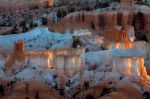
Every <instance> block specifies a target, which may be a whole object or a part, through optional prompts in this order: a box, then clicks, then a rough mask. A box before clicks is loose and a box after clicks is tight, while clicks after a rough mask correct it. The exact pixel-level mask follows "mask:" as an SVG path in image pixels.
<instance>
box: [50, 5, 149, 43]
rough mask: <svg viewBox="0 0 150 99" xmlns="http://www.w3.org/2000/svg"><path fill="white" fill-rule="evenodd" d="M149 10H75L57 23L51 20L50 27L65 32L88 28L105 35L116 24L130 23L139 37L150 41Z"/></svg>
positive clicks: (124, 24)
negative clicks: (105, 31)
mask: <svg viewBox="0 0 150 99" xmlns="http://www.w3.org/2000/svg"><path fill="white" fill-rule="evenodd" d="M149 11H150V8H147V6H146V10H144V8H143V9H141V10H138V8H135V9H134V10H116V11H107V10H106V11H100V12H99V11H93V12H92V11H91V12H75V13H71V14H69V15H67V16H66V17H64V18H63V19H61V20H60V21H59V22H57V23H53V22H51V21H49V29H50V30H51V31H58V32H65V31H73V30H75V29H79V28H87V29H88V30H90V31H92V32H93V33H96V34H102V35H103V34H104V30H105V29H107V30H109V29H110V28H112V27H113V26H114V25H119V26H126V25H130V26H134V28H135V33H136V37H137V39H139V40H141V39H144V40H145V39H147V41H148V40H149V41H150V38H149V37H148V35H149V34H150V28H149V27H150V20H149V17H150V13H149ZM144 35H145V37H146V38H145V37H144Z"/></svg>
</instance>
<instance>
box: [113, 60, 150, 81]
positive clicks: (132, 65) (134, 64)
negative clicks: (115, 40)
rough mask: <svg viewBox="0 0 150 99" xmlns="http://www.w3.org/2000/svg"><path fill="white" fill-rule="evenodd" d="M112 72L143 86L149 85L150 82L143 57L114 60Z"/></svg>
mask: <svg viewBox="0 0 150 99" xmlns="http://www.w3.org/2000/svg"><path fill="white" fill-rule="evenodd" d="M112 71H115V72H119V73H120V74H122V75H123V76H126V77H129V78H130V79H131V80H133V81H138V82H142V83H143V84H148V83H149V80H150V77H149V76H148V74H147V71H146V68H145V66H144V58H142V57H119V58H117V59H114V61H113V68H112Z"/></svg>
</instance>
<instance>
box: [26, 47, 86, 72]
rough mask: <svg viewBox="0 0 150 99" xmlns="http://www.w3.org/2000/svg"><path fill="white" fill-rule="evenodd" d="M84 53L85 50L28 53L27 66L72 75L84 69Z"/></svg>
mask: <svg viewBox="0 0 150 99" xmlns="http://www.w3.org/2000/svg"><path fill="white" fill-rule="evenodd" d="M84 53H85V49H84V48H76V49H56V50H48V51H32V52H26V64H27V65H28V66H30V65H32V66H39V68H40V67H41V68H45V69H55V70H57V71H58V74H61V73H64V74H69V75H71V74H73V73H74V72H76V71H81V70H82V69H83V67H84V63H85V58H84Z"/></svg>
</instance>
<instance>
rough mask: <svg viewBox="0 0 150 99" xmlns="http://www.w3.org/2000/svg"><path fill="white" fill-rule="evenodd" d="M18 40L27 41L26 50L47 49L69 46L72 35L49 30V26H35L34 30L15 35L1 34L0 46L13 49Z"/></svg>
mask: <svg viewBox="0 0 150 99" xmlns="http://www.w3.org/2000/svg"><path fill="white" fill-rule="evenodd" d="M18 40H23V41H24V42H25V48H26V50H45V49H55V48H69V47H70V46H71V44H72V36H71V35H69V34H60V33H53V32H49V31H48V28H41V27H38V28H35V29H34V30H32V31H30V32H27V33H21V34H13V35H4V36H3V35H1V36H0V46H1V47H2V48H3V49H5V50H8V49H9V50H12V48H13V46H14V44H15V42H16V41H18Z"/></svg>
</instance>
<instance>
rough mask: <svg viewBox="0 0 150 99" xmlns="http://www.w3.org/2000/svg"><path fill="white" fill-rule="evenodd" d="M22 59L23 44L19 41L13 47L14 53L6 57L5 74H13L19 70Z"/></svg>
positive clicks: (23, 56)
mask: <svg viewBox="0 0 150 99" xmlns="http://www.w3.org/2000/svg"><path fill="white" fill-rule="evenodd" d="M24 59H25V54H24V42H23V41H22V40H19V41H17V42H16V44H15V46H14V52H13V53H11V54H10V55H9V56H8V58H7V60H6V62H5V69H6V72H8V73H15V70H19V69H20V68H21V65H23V63H24Z"/></svg>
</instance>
